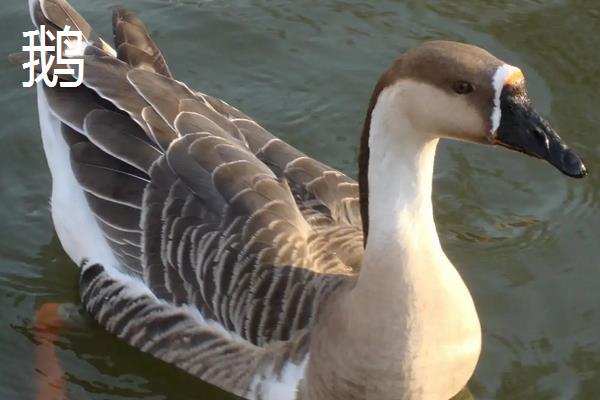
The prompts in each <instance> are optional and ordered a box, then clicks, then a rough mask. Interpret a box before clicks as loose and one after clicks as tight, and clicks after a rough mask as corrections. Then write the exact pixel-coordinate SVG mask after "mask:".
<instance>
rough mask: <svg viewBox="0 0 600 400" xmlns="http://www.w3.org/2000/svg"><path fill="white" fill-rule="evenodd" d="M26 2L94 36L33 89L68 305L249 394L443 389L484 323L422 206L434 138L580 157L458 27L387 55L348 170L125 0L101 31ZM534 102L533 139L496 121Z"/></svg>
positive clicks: (575, 162) (469, 357) (40, 18)
mask: <svg viewBox="0 0 600 400" xmlns="http://www.w3.org/2000/svg"><path fill="white" fill-rule="evenodd" d="M30 9H31V14H32V19H33V21H34V23H35V24H36V25H40V24H45V25H46V26H47V27H49V28H50V29H59V28H62V27H64V26H65V25H70V26H71V27H72V29H78V30H80V31H82V32H83V33H84V36H85V39H86V42H87V47H86V49H85V70H84V75H83V85H82V86H80V87H79V88H59V87H55V88H48V87H45V86H42V85H39V86H38V88H37V92H38V110H39V116H40V128H41V132H42V140H43V144H44V151H45V153H46V158H47V160H48V165H49V168H50V171H51V174H52V181H53V186H52V198H51V203H52V217H53V221H54V225H55V228H56V232H57V234H58V236H59V238H60V241H61V243H62V245H63V247H64V249H65V251H66V252H67V254H68V255H69V256H70V258H71V259H73V261H74V262H75V263H77V264H78V265H79V266H80V267H81V277H80V290H81V298H82V304H83V306H84V307H85V309H86V310H87V311H88V312H89V313H90V314H91V315H92V316H93V317H94V318H95V319H96V320H97V321H98V323H99V324H100V325H101V326H103V327H104V328H105V329H106V330H108V331H110V332H112V333H113V334H115V335H117V336H118V337H119V338H121V339H123V340H124V341H126V342H127V343H129V344H130V345H132V346H135V347H137V348H139V349H140V350H142V351H144V352H147V353H149V354H152V355H153V356H155V357H158V358H160V359H162V360H164V361H166V362H168V363H172V364H174V365H176V366H177V367H179V368H181V369H183V370H185V371H187V372H189V373H190V374H192V375H195V376H197V377H198V378H200V379H202V380H205V381H207V382H209V383H211V384H214V385H217V386H219V387H221V388H223V389H225V390H227V391H229V392H232V393H234V394H236V395H238V396H242V397H244V398H248V399H263V400H288V399H289V400H294V399H297V400H309V399H310V400H336V399H340V400H341V399H344V400H353V399H356V400H359V399H369V400H388V399H449V398H450V397H452V396H453V395H455V394H456V393H457V392H458V391H459V390H461V389H462V388H463V387H464V385H465V384H466V382H467V380H468V379H469V377H470V376H471V375H472V373H473V371H474V368H475V365H476V363H477V359H478V357H479V352H480V346H481V329H480V325H479V320H478V317H477V313H476V310H475V307H474V304H473V301H472V298H471V296H470V294H469V291H468V289H467V288H466V286H465V284H464V283H463V281H462V279H461V278H460V275H459V274H458V272H457V271H456V269H455V268H454V266H453V265H452V263H451V262H450V261H449V260H448V258H447V257H446V256H445V254H444V252H443V250H442V247H441V246H440V243H439V239H438V236H437V231H436V227H435V223H434V220H433V210H432V203H431V185H432V173H433V164H434V158H435V150H436V146H437V143H438V140H439V138H442V137H448V138H456V139H460V140H467V141H472V142H479V143H492V144H500V145H504V146H506V147H510V148H513V149H517V150H521V151H524V152H527V153H529V154H533V155H536V156H538V157H540V158H545V159H546V160H548V161H550V162H551V163H553V164H554V165H555V166H557V168H559V169H561V170H562V171H563V172H565V173H566V174H568V175H572V176H582V175H584V174H585V168H584V166H583V164H582V163H581V161H580V159H579V158H578V157H577V156H575V155H574V154H573V153H572V152H571V151H570V150H569V149H568V148H566V146H564V145H562V142H560V138H558V136H557V135H556V134H555V133H554V132H553V131H552V130H551V128H549V126H547V124H545V123H544V122H543V120H541V118H539V116H537V114H531V115H528V116H518V115H517V116H514V115H513V111H512V110H513V109H515V107H513V108H510V107H509V106H507V105H506V104H508V103H507V102H512V103H511V104H513V103H514V104H517V105H518V106H519V107H521V106H522V107H526V106H528V101H527V99H526V94H525V92H524V87H523V89H522V91H519V90H520V87H521V85H522V74H520V71H519V70H518V69H517V68H515V67H511V66H508V65H507V64H505V63H503V62H501V61H500V60H498V59H496V58H495V57H493V56H492V55H490V54H489V53H487V52H485V51H484V50H481V49H478V48H476V47H473V46H468V45H463V44H458V43H451V42H432V43H429V44H425V45H423V46H421V47H419V48H417V49H414V50H411V51H409V52H407V53H405V55H403V56H402V57H401V58H400V59H399V60H398V61H397V62H396V63H394V64H393V65H392V67H390V69H389V70H388V71H386V72H385V73H384V74H383V76H382V77H381V79H380V80H379V83H378V84H377V86H376V88H375V91H374V93H373V96H372V98H371V102H370V105H369V109H368V112H367V118H366V121H365V126H364V130H363V136H362V139H361V154H360V160H359V166H360V179H359V182H356V181H354V180H353V179H351V178H349V177H348V176H346V175H345V174H343V173H342V172H340V171H337V170H335V169H333V168H331V167H328V166H326V165H324V164H322V163H320V162H318V161H316V160H313V159H312V158H310V157H308V156H306V155H305V154H303V153H301V152H300V151H298V150H296V149H295V148H293V147H292V146H290V145H288V144H286V143H285V142H283V141H281V140H280V139H277V138H276V137H275V136H273V135H272V134H271V133H269V132H267V131H266V130H265V129H263V128H262V127H261V126H260V125H259V124H258V123H257V122H255V121H254V120H252V119H251V118H250V117H248V116H247V115H245V114H243V113H242V112H240V111H239V110H237V109H236V108H234V107H232V106H230V105H228V104H226V103H225V102H223V101H221V100H219V99H217V98H214V97H211V96H208V95H206V94H202V93H199V92H196V91H195V90H192V89H190V88H189V87H188V86H186V85H185V84H183V83H181V82H179V81H177V80H176V79H174V78H173V77H172V75H171V73H170V71H169V69H168V67H167V64H166V62H165V60H164V59H163V57H162V55H161V53H160V51H159V50H158V48H157V47H156V45H155V44H154V42H153V41H152V40H151V39H150V37H149V36H148V34H147V33H146V31H145V28H144V25H143V24H142V23H141V21H140V20H139V19H137V18H136V17H135V16H133V15H132V14H130V13H128V12H126V11H124V10H116V11H115V14H114V18H113V24H114V30H115V48H114V49H113V48H111V47H110V46H109V45H107V44H106V42H104V41H102V40H101V39H100V38H99V37H98V36H97V35H96V34H95V33H94V32H93V30H92V29H91V27H90V26H89V25H88V24H87V22H85V20H84V19H83V18H82V17H81V16H79V15H78V14H77V13H76V11H75V10H74V9H73V8H71V6H70V5H69V4H68V3H66V2H65V1H64V0H30ZM17 57H18V56H17ZM457 82H458V84H457ZM471 92H472V93H471ZM519 96H521V97H519ZM519 99H520V100H519ZM519 101H521V103H519ZM507 107H508V108H507ZM511 107H512V106H511ZM518 118H521V119H518ZM532 121H533V122H532ZM534 122H535V124H537V125H535V126H536V129H538V130H539V131H540V132H541V133H540V134H542V135H546V136H545V137H546V138H547V140H546V144H545V145H544V146H541V145H540V144H539V143H537V142H533V141H532V140H533V139H530V138H528V137H524V138H519V137H517V138H515V137H513V136H510V134H509V133H507V129H509V128H511V127H512V128H511V129H513V130H515V131H518V132H517V133H519V132H520V130H519V129H521V128H520V125H519V124H530V125H531V124H533V123H534ZM510 124H512V125H510ZM507 126H508V127H509V128H506V127H507ZM527 126H529V125H527ZM528 129H529V128H528ZM521 130H527V129H525V128H523V129H521ZM528 140H529V141H530V142H531V143H530V142H528ZM538 141H539V140H538ZM556 143H558V144H556ZM540 146H541V147H540ZM367 233H368V235H367Z"/></svg>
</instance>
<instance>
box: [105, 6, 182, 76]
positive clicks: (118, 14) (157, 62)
mask: <svg viewBox="0 0 600 400" xmlns="http://www.w3.org/2000/svg"><path fill="white" fill-rule="evenodd" d="M113 32H114V34H115V46H116V48H117V57H118V58H119V59H120V60H123V61H125V62H126V63H128V64H129V65H130V66H132V67H134V68H142V69H149V70H152V71H155V72H156V73H159V74H161V75H164V76H168V77H170V76H171V72H170V71H169V67H168V65H167V62H166V61H165V59H164V57H163V55H162V53H161V51H160V49H159V48H158V46H156V44H155V43H154V41H153V40H152V38H150V36H149V35H148V33H147V32H146V27H145V26H144V23H143V22H142V21H141V20H140V19H139V18H138V17H136V16H135V15H134V14H132V13H130V12H129V11H127V10H125V9H123V8H117V9H115V11H114V12H113Z"/></svg>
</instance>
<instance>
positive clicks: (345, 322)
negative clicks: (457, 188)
mask: <svg viewBox="0 0 600 400" xmlns="http://www.w3.org/2000/svg"><path fill="white" fill-rule="evenodd" d="M418 88H419V87H418V86H417V85H413V84H408V85H404V86H403V85H401V84H398V85H396V86H392V87H388V88H386V89H384V90H383V91H381V93H380V94H379V96H378V99H377V103H376V104H375V106H374V108H373V110H372V113H371V123H370V131H369V134H370V137H369V164H368V168H369V169H368V180H369V181H368V188H369V192H368V200H369V212H368V215H369V235H368V240H367V247H366V250H365V254H364V258H363V264H362V267H361V271H360V274H359V276H358V278H357V281H356V283H355V285H354V286H353V287H352V288H351V289H349V290H342V291H340V292H338V293H337V294H335V295H333V299H332V300H331V301H330V303H328V304H327V306H326V307H324V309H322V310H321V316H320V321H319V324H317V325H316V326H315V327H314V329H313V332H312V334H311V350H310V360H309V364H308V368H307V371H306V379H305V385H303V397H301V398H302V399H303V400H304V399H305V398H306V399H311V400H325V399H327V400H342V399H343V400H355V399H365V398H373V399H382V400H388V399H394V400H397V399H449V398H451V397H452V396H454V395H455V394H456V393H457V392H458V391H459V390H461V389H462V388H463V387H464V385H465V384H466V382H467V380H468V379H469V378H470V376H471V374H472V373H473V370H474V368H475V364H476V362H477V359H478V356H479V350H480V344H481V343H480V341H481V331H480V326H479V321H478V318H477V313H476V312H475V307H474V305H473V301H472V299H471V296H470V294H469V291H468V290H467V288H466V286H465V284H464V283H463V281H462V279H461V278H460V276H459V274H458V272H457V271H456V269H455V268H454V267H453V266H452V264H451V263H450V261H448V259H447V257H446V256H445V254H444V252H443V251H442V248H441V246H440V243H439V239H438V236H437V232H436V228H435V223H434V220H433V210H432V203H431V186H432V175H433V164H434V158H435V149H436V146H437V142H438V139H437V138H436V137H435V135H433V134H427V132H421V131H419V129H417V128H415V127H414V126H413V125H412V124H411V123H410V120H411V118H410V117H411V116H410V115H409V113H410V103H409V102H410V100H411V96H410V94H411V93H410V92H411V89H414V90H418ZM413 94H414V93H413Z"/></svg>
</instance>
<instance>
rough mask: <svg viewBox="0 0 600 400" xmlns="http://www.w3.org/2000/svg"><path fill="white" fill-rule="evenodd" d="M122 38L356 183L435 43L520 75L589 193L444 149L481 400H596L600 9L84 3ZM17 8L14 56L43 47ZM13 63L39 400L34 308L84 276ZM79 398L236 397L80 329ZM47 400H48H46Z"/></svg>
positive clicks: (12, 366) (10, 286)
mask: <svg viewBox="0 0 600 400" xmlns="http://www.w3.org/2000/svg"><path fill="white" fill-rule="evenodd" d="M72 4H73V5H74V6H75V7H76V8H77V9H78V10H79V11H80V12H81V13H82V14H83V15H85V16H86V17H87V18H88V19H89V20H90V22H91V23H92V24H93V25H94V26H95V27H96V29H97V31H99V33H100V34H102V35H103V36H105V37H106V38H108V39H110V38H111V37H112V34H111V28H110V20H111V15H110V14H111V12H110V8H111V7H112V6H114V5H118V4H123V5H125V6H127V7H128V8H130V9H131V10H133V11H135V12H137V13H138V14H139V15H140V17H141V18H142V19H143V20H144V21H145V23H146V24H147V26H148V27H149V30H150V32H151V33H152V35H153V36H154V38H155V39H156V41H157V42H158V44H159V46H160V47H161V48H162V49H163V50H164V53H165V55H166V58H167V60H168V61H169V63H170V66H171V70H172V71H173V72H174V74H175V76H176V77H177V78H178V79H180V80H182V81H185V82H187V83H188V84H189V85H190V86H192V87H194V88H196V89H198V90H201V91H204V92H206V93H209V94H212V95H215V96H218V97H221V98H223V99H225V100H226V101H228V102H230V103H232V104H234V105H236V106H237V107H239V108H240V109H241V110H243V111H245V112H246V113H248V114H250V115H252V116H253V117H255V118H256V119H257V120H258V121H260V122H261V123H262V124H264V126H266V127H267V128H268V129H270V130H271V131H272V132H274V133H276V134H277V135H279V136H280V137H282V138H283V139H285V140H287V141H289V142H290V143H291V144H293V145H295V146H297V147H298V148H300V149H302V150H304V151H305V152H307V153H308V154H310V155H312V156H314V157H315V158H318V159H320V160H323V161H325V162H327V163H329V164H332V165H333V166H335V167H338V168H340V169H342V170H343V171H345V172H347V173H349V174H352V175H355V174H356V170H357V168H356V162H355V160H356V154H357V139H358V135H359V134H360V127H361V124H362V119H363V117H364V113H365V108H366V104H367V101H368V96H369V95H370V91H371V89H372V87H373V85H374V82H375V80H376V79H377V77H378V76H379V74H380V73H381V71H383V69H384V68H385V67H386V66H387V65H388V64H389V63H390V62H391V60H392V59H393V58H395V57H396V56H397V55H398V54H399V53H400V52H402V51H403V50H405V49H407V48H408V47H411V46H414V45H416V44H418V43H420V42H422V41H423V40H427V39H438V38H445V39H453V40H459V41H465V42H469V43H474V44H477V45H480V46H483V47H485V48H487V49H488V50H490V51H492V52H493V53H495V54H496V55H498V56H499V57H501V58H502V59H504V60H505V61H507V62H510V63H511V64H515V65H518V66H520V67H521V68H522V69H523V71H524V72H525V74H526V76H527V79H528V87H529V92H530V95H531V97H532V98H533V100H534V102H535V103H536V104H537V108H538V110H540V112H541V113H542V114H543V115H545V116H547V117H548V118H549V120H550V121H551V122H552V124H553V125H554V126H555V127H556V128H557V129H558V130H559V131H560V132H561V134H562V136H563V138H565V140H566V141H567V142H568V143H569V144H570V145H571V146H572V147H574V148H575V149H576V150H577V151H578V152H579V153H580V154H581V155H582V156H583V157H584V158H585V159H586V161H587V163H588V167H589V169H590V171H591V175H590V176H589V177H587V178H586V179H585V180H571V179H568V178H566V177H565V176H562V175H561V174H559V173H558V172H557V171H556V170H555V169H554V168H552V167H550V166H549V165H547V164H545V163H543V162H540V161H537V160H533V159H530V158H527V157H524V156H522V155H520V154H516V153H511V152H509V151H506V150H502V149H498V148H491V147H490V148H486V147H483V146H475V145H465V144H461V143H447V142H445V143H442V144H441V146H440V148H439V152H438V158H437V162H436V173H435V183H434V203H435V206H436V220H437V224H438V230H439V233H440V237H441V239H442V242H443V245H444V248H445V249H446V251H447V253H448V254H449V256H450V258H451V260H452V261H453V262H454V264H455V265H456V266H457V268H458V269H459V271H460V272H461V274H462V276H463V278H464V280H465V281H466V283H467V284H468V286H469V288H470V289H471V292H472V294H473V297H474V299H475V303H476V305H477V309H478V312H479V315H480V318H481V322H482V325H483V329H484V344H483V351H482V355H481V359H480V362H479V365H478V367H477V370H476V372H475V375H474V377H473V379H472V380H471V382H470V384H469V387H470V390H471V392H472V393H473V395H474V397H475V398H476V399H524V400H525V399H526V400H538V399H539V400H542V399H543V400H546V399H590V400H594V399H598V398H600V261H599V256H600V214H599V209H600V173H597V172H598V170H599V168H598V165H599V162H600V141H599V140H598V137H599V134H600V132H599V130H600V51H599V50H600V46H599V42H600V1H598V0H526V1H523V0H509V1H498V0H461V1H434V0H427V1H392V0H378V1H370V2H369V1H360V0H344V1H342V0H327V1H325V0H323V1H314V0H313V1H310V0H294V1H291V0H290V1H280V0H269V1H249V0H248V1H244V0H212V1H209V0H207V1H202V0H171V1H167V0H127V1H125V0H120V1H113V0H94V1H92V0H73V1H72ZM30 26H31V24H30V22H29V20H28V15H27V4H26V1H23V0H2V2H1V4H0V50H2V51H1V52H0V54H4V55H6V54H7V53H9V52H11V51H15V50H18V49H19V48H20V46H21V45H22V44H23V39H22V37H21V32H23V31H24V30H29V29H30ZM23 79H24V74H23V72H22V71H21V70H20V67H19V66H13V65H10V64H9V63H8V62H7V61H6V58H5V57H4V56H1V57H0V121H1V125H0V188H1V192H0V205H1V207H0V221H1V225H0V226H1V229H0V310H1V311H0V312H1V313H0V400H4V399H7V400H22V399H23V400H25V399H33V398H34V382H35V380H36V378H37V377H38V376H39V375H40V374H43V373H44V371H38V370H36V367H35V352H36V346H37V342H36V339H35V336H34V332H33V323H34V315H35V312H36V310H37V309H38V308H39V307H40V306H41V305H42V304H44V303H46V302H61V303H67V304H73V305H74V306H73V309H75V310H77V307H78V304H79V302H78V293H77V279H78V274H77V270H76V268H75V265H74V264H73V263H72V262H71V261H70V260H69V259H68V257H67V256H66V255H65V253H64V252H63V250H62V249H61V246H60V244H59V242H58V240H57V238H56V235H55V233H54V231H53V228H52V221H51V218H50V213H49V207H48V196H49V193H50V175H49V173H48V169H47V166H46V162H45V159H44V156H43V151H42V146H41V140H40V136H39V132H38V122H37V114H36V109H35V96H34V91H33V90H32V89H24V88H22V87H21V84H20V82H21V81H22V80H23ZM57 346H58V347H57V356H58V358H59V360H60V363H61V365H62V368H63V369H64V371H65V374H66V380H67V382H68V385H67V388H66V393H67V397H68V398H69V399H77V400H79V399H110V400H117V399H141V398H143V399H152V400H158V399H179V400H184V399H185V400H188V399H190V400H191V399H207V400H213V399H214V400H222V399H231V398H232V396H230V395H227V394H223V393H222V392H221V391H219V390H217V389H214V388H212V387H210V386H209V385H206V384H204V383H202V382H199V381H196V380H195V379H194V378H192V377H190V376H188V375H186V374H185V373H183V372H180V371H178V370H177V369H175V368H173V367H171V366H168V365H166V364H164V363H162V362H160V361H157V360H154V359H152V358H151V357H149V356H146V355H143V354H142V353H140V352H138V351H136V350H133V349H130V348H129V347H128V346H126V345H125V344H123V343H121V342H119V341H118V340H117V339H116V338H114V337H112V336H111V335H109V334H107V333H104V332H103V331H102V330H101V329H100V328H99V327H98V326H96V325H95V324H94V323H93V322H92V321H91V320H90V319H89V318H88V317H87V316H85V315H83V314H79V313H77V312H74V313H71V314H69V316H68V317H67V321H66V327H65V329H63V330H62V332H61V334H60V336H59V339H58V342H57ZM48 400H51V399H48Z"/></svg>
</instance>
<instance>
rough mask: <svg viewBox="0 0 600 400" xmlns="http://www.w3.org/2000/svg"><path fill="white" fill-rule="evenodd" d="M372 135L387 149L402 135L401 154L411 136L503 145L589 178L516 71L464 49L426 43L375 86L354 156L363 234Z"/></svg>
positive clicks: (478, 51) (476, 50)
mask: <svg viewBox="0 0 600 400" xmlns="http://www.w3.org/2000/svg"><path fill="white" fill-rule="evenodd" d="M382 132H383V133H384V134H381V133H382ZM377 134H379V136H387V137H386V138H384V141H385V142H386V143H391V144H393V143H394V142H397V141H399V140H397V139H398V138H394V135H396V136H398V135H404V136H403V137H402V139H401V141H402V146H405V147H406V144H407V143H406V142H407V138H406V137H405V136H406V135H407V134H408V135H409V136H410V135H412V136H413V137H412V138H409V140H408V142H409V143H408V144H410V143H417V142H418V143H421V142H428V141H429V142H430V141H433V140H436V139H439V138H450V139H455V140H461V141H467V142H472V143H479V144H488V145H497V146H503V147H506V148H508V149H511V150H516V151H519V152H521V153H525V154H527V155H530V156H533V157H536V158H540V159H543V160H546V161H547V162H549V163H550V164H552V165H553V166H555V167H556V168H557V169H558V170H559V171H561V172H562V173H564V174H565V175H568V176H570V177H575V178H581V177H583V176H585V175H586V174H587V170H586V167H585V164H584V162H583V160H582V159H581V158H580V157H579V156H578V155H577V154H575V152H573V151H572V150H571V149H570V148H569V147H568V146H567V145H566V144H565V143H564V142H563V140H562V139H561V138H560V136H559V135H558V133H557V132H556V131H555V130H554V129H553V128H552V127H551V126H550V124H548V122H546V120H545V119H544V118H542V117H541V116H540V115H539V114H538V113H537V112H536V111H535V109H534V108H533V106H532V103H531V101H530V99H529V97H528V94H527V90H526V86H525V77H524V76H523V73H522V72H521V70H520V69H519V68H517V67H514V66H512V65H509V64H507V63H505V62H503V61H501V60H499V59H498V58H496V57H495V56H493V55H492V54H490V53H489V52H487V51H485V50H483V49H481V48H479V47H476V46H472V45H467V44H463V43H457V42H449V41H431V42H426V43H424V44H422V45H420V46H418V47H416V48H413V49H411V50H408V51H407V52H405V53H404V54H403V55H402V56H401V57H400V58H399V59H397V60H396V61H395V62H394V63H393V64H392V65H391V67H390V68H388V69H387V71H385V72H384V73H383V75H382V76H381V78H380V79H379V81H378V83H377V85H376V87H375V89H374V91H373V95H372V97H371V101H370V104H369V108H368V111H367V117H366V119H365V125H364V129H363V136H362V139H361V145H360V155H359V183H360V196H361V208H362V213H363V228H364V231H365V234H366V233H367V232H368V211H367V208H368V202H369V194H368V190H369V189H368V186H369V184H368V172H367V171H368V170H369V154H370V147H371V146H372V145H373V144H374V142H375V138H374V137H373V136H374V135H377ZM377 140H379V141H382V140H381V139H377ZM365 239H366V235H365Z"/></svg>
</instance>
